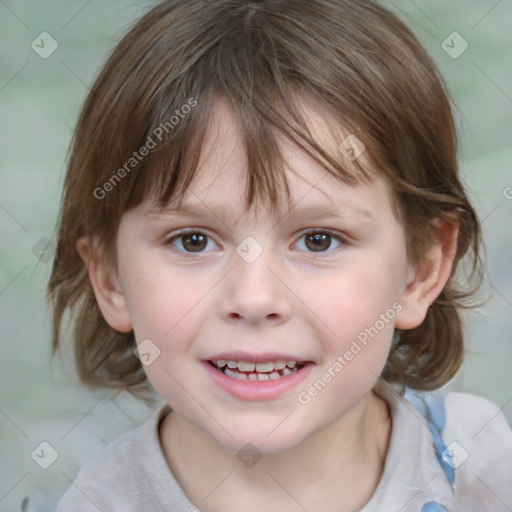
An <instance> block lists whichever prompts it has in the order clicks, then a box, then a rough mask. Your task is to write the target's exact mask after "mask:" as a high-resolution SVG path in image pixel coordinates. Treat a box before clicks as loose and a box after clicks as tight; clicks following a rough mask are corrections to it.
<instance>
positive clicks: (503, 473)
mask: <svg viewBox="0 0 512 512" xmlns="http://www.w3.org/2000/svg"><path fill="white" fill-rule="evenodd" d="M375 392H376V393H377V394H378V395H379V396H380V397H381V398H383V399H384V400H385V401H386V402H387V403H388V404H389V407H390V411H391V418H392V430H391V438H390V445H389V449H388V453H387V456H386V462H385V466H384V471H383V474H382V477H381V479H380V481H379V484H378V486H377V489H376V490H375V493H374V495H373V496H372V498H371V499H370V501H369V502H368V503H367V504H366V506H365V507H363V508H362V509H361V511H360V512H446V511H448V512H483V511H489V512H491V511H492V512H511V511H512V430H511V429H510V426H509V425H508V423H507V421H506V419H505V417H504V415H503V414H502V413H501V411H500V410H499V408H498V407H497V406H496V405H495V404H493V403H492V402H489V401H488V400H486V399H484V398H480V397H477V396H474V395H469V394H465V393H456V392H442V391H436V392H431V393H420V392H412V391H410V390H407V392H406V395H405V397H406V399H404V398H401V397H400V396H399V395H398V394H397V393H396V391H395V389H394V388H393V387H392V386H390V385H388V384H386V383H384V382H379V383H378V385H377V386H376V387H375ZM413 404H414V405H413ZM169 410H170V409H169V407H168V406H163V407H161V408H160V409H158V410H157V411H156V412H155V413H154V414H153V416H152V417H151V418H150V419H149V420H148V421H147V422H146V423H144V424H143V425H142V426H140V427H139V428H137V429H135V430H132V431H131V432H128V433H126V434H124V435H122V436H121V437H119V438H118V439H116V440H115V441H113V442H112V443H110V444H109V445H108V446H106V447H105V448H104V449H103V450H102V451H101V452H100V453H99V454H98V455H96V456H95V457H94V458H93V459H92V460H90V461H89V462H88V463H86V464H85V465H84V466H83V467H82V469H81V470H80V472H79V473H78V476H77V477H76V479H75V480H74V482H73V484H71V485H70V487H69V489H68V490H67V491H66V493H65V494H64V495H63V497H62V498H61V500H60V501H59V504H58V507H57V512H70V511H73V512H98V510H99V511H101V512H136V511H137V512H142V511H144V512H146V511H152V512H157V511H162V512H164V511H165V512H198V509H197V508H196V507H195V506H194V505H193V504H192V503H191V502H190V501H189V499H188V498H187V496H186V495H185V493H184V492H183V490H182V489H181V487H180V486H179V484H178V483H177V481H176V479H175V478H174V476H173V474H172V472H171V470H170V468H169V466H168V465H167V462H166V460H165V457H164V454H163V452H162V448H161V445H160V439H159V434H158V430H159V426H160V423H161V421H162V420H163V418H164V417H165V415H166V414H167V413H168V412H169ZM332 510H335V506H333V509H332ZM240 512H244V511H243V510H242V509H240Z"/></svg>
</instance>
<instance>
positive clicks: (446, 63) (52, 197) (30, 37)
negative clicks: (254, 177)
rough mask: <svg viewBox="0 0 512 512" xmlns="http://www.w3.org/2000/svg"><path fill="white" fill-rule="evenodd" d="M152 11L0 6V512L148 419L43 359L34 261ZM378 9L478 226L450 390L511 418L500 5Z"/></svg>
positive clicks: (509, 35)
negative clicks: (417, 84)
mask: <svg viewBox="0 0 512 512" xmlns="http://www.w3.org/2000/svg"><path fill="white" fill-rule="evenodd" d="M240 1H242V0H240ZM151 3H152V2H149V1H139V2H130V1H128V0H109V1H105V0H103V1H100V0H89V1H87V0H71V1H70V0H68V1H64V0H47V1H46V2H44V4H43V3H42V2H35V1H30V0H0V43H1V44H0V131H1V137H0V179H1V187H0V237H1V241H2V243H1V249H0V318H1V327H2V331H1V332H2V349H3V350H2V358H1V362H0V379H1V380H0V385H1V387H0V453H1V457H0V465H1V466H0V511H9V510H19V508H20V504H21V501H22V499H23V497H24V496H27V495H29V494H31V495H32V496H33V497H34V501H35V502H37V503H38V504H39V508H40V510H49V509H50V508H51V505H52V503H53V502H54V500H55V496H58V495H60V494H62V492H63V491H64V490H65V489H66V487H67V486H68V485H69V484H70V480H71V479H72V478H74V476H75V475H76V471H77V469H78V468H79V467H80V465H81V464H82V463H83V462H84V461H86V460H87V459H88V458H90V456H91V455H92V454H94V453H95V452H97V451H98V450H99V449H101V447H103V446H104V445H105V444H106V443H107V442H109V441H111V440H113V439H114V438H116V437H117V436H118V435H120V434H121V433H122V432H124V431H126V430H128V429H130V428H132V427H133V426H135V425H137V424H139V423H141V422H142V421H144V420H145V419H146V418H147V417H148V416H149V415H150V414H151V412H152V410H153V409H152V408H150V407H148V406H146V405H144V404H142V403H139V402H137V401H136V400H134V399H133V398H131V397H129V396H118V397H116V398H114V399H113V398H112V393H110V392H106V391H95V392H91V391H88V390H87V389H85V388H83V387H82V386H81V385H80V384H79V383H78V381H77V378H76V375H75V373H74V369H73V362H72V355H71V353H70V351H69V350H68V351H67V352H65V353H63V355H62V357H61V358H56V359H55V360H54V362H53V363H51V361H50V322H49V314H48V309H47V306H46V303H45V298H44V295H45V286H46V283H47V280H48V276H49V272H50V268H51V257H52V253H51V244H50V250H49V251H48V252H47V253H43V254H42V255H41V254H40V249H41V248H42V247H44V246H45V245H47V243H48V240H50V241H51V240H52V239H53V237H54V231H55V225H56V219H57V214H58V205H59V200H60V193H61V187H62V177H63V173H64V169H65V159H66V152H67V148H68V144H69V141H70V137H71V134H72V129H73V126H74V123H75V121H76V118H77V114H78V110H79V108H80V105H81V103H82V102H83V100H84V99H85V96H86V94H87V92H88V89H89V87H90V85H91V84H92V82H93V79H94V77H95V76H96V74H97V72H98V70H99V68H100V66H101V64H102V63H103V61H104V59H105V57H106V56H107V54H108V52H109V51H110V49H111V48H112V47H113V45H114V44H115V42H116V41H118V40H119V38H120V37H121V36H122V34H123V33H124V32H125V31H126V30H127V29H128V27H129V25H130V24H131V22H132V21H133V20H134V19H135V18H136V17H137V16H139V15H140V14H142V13H143V12H144V11H145V9H146V8H147V7H148V6H149V5H151ZM383 3H384V4H385V5H387V6H389V7H391V8H392V9H393V10H395V11H396V12H397V13H398V14H399V15H400V16H401V17H402V18H403V19H404V20H405V21H406V22H407V23H408V24H409V25H410V26H411V27H412V29H413V30H414V31H415V33H416V34H417V35H418V37H419V38H420V40H421V41H422V42H423V44H424V45H425V46H426V47H427V49H428V50H429V52H430V53H431V55H432V56H433V58H434V60H435V61H436V62H437V63H438V65H439V67H440V69H441V71H442V73H443V74H444V76H445V78H446V81H447V83H448V86H449V89H450V90H451V92H452V95H453V97H454V98H455V101H456V103H457V104H458V107H459V111H458V118H457V122H458V125H459V131H460V143H461V169H462V173H463V179H464V181H465V183H466V186H467V189H468V192H469V195H470V197H471V199H472V200H473V202H474V204H475V205H476V208H477V210H478V213H479V215H480V217H481V219H482V221H483V232H484V238H485V243H486V246H487V259H486V263H487V271H486V276H485V281H484V285H483V287H482V290H481V296H482V297H487V296H490V299H489V301H488V302H487V304H486V305H485V306H484V307H482V308H480V309H479V310H478V311H476V312H471V313H467V314H465V317H466V319H467V328H466V332H467V345H468V354H467V358H466V362H465V365H464V368H463V371H462V372H461V375H460V378H459V379H458V380H457V381H456V383H455V384H456V385H457V386H458V387H459V388H461V389H463V390H465V391H467V392H472V393H476V394H479V395H482V396H485V397H487V398H489V399H491V400H492V401H494V402H496V403H497V404H498V405H499V406H500V407H501V408H503V412H504V413H505V414H506V416H507V418H508V419H509V421H510V422H512V372H511V371H510V366H511V362H512V343H511V336H510V332H511V328H512V321H511V318H512V264H511V261H512V258H511V253H512V227H511V226H512V188H510V187H512V172H511V161H512V158H511V157H512V149H511V145H510V143H511V140H512V124H511V120H512V69H511V66H512V64H511V59H510V48H511V47H512V30H511V29H512V27H511V23H512V2H511V1H510V0H501V1H497V0H481V1H476V0H473V1H468V0H460V1H453V0H452V1H450V2H447V1H446V0H435V1H434V0H428V1H427V0H415V1H412V0H395V1H385V2H383ZM42 32H47V33H49V34H50V35H51V37H52V38H53V39H54V40H55V41H56V43H57V44H58V47H57V49H56V51H55V52H54V53H53V54H51V55H50V56H48V57H47V58H42V57H41V56H40V55H39V54H38V53H36V50H35V49H33V47H32V46H31V44H32V42H33V41H35V44H37V43H38V41H40V40H41V38H40V37H39V36H40V34H41V33H42ZM453 32H457V33H458V34H460V37H461V38H462V39H461V38H460V37H459V36H458V35H451V34H452V33H453ZM448 36H450V37H448ZM43 37H44V38H46V39H45V41H46V44H45V45H44V48H42V47H41V46H42V45H41V43H39V47H35V48H36V49H37V50H38V51H39V53H43V54H44V52H45V51H49V50H50V49H51V46H50V44H51V40H50V39H49V38H48V36H43ZM447 38H448V39H447ZM443 41H446V42H445V43H444V44H443ZM466 43H467V45H468V47H467V49H466V50H465V51H464V52H463V53H462V54H460V55H458V53H459V52H460V51H461V50H462V49H463V48H464V47H465V45H466ZM43 441H46V442H49V443H50V444H51V445H52V446H53V447H54V448H55V449H56V450H57V452H58V459H57V460H56V461H55V463H54V464H52V465H51V466H50V468H49V469H46V470H44V469H41V468H40V467H39V466H38V465H36V463H35V462H34V460H33V459H32V457H31V454H32V453H33V452H34V450H35V449H36V448H37V447H38V446H39V445H40V443H41V442H43ZM35 453H37V450H36V452H35Z"/></svg>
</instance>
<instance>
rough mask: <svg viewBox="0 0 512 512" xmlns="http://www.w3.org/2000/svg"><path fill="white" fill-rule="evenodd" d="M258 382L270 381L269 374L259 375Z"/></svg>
mask: <svg viewBox="0 0 512 512" xmlns="http://www.w3.org/2000/svg"><path fill="white" fill-rule="evenodd" d="M256 366H258V365H256ZM258 380H268V373H258Z"/></svg>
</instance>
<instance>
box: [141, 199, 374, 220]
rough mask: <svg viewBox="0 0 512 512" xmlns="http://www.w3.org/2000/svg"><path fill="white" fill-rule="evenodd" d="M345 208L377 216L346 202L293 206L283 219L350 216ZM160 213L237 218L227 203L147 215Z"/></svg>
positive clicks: (153, 213)
mask: <svg viewBox="0 0 512 512" xmlns="http://www.w3.org/2000/svg"><path fill="white" fill-rule="evenodd" d="M344 210H348V211H350V212H351V213H355V214H356V215H357V216H359V217H364V218H367V219H369V220H375V216H374V215H373V214H372V213H371V212H370V211H369V210H368V209H366V208H362V207H359V206H356V205H353V204H344V205H343V206H342V208H341V212H340V210H338V209H337V208H333V207H328V206H314V205H311V206H304V207H302V208H293V209H292V210H289V211H288V212H286V213H285V214H284V215H283V216H282V219H284V218H286V217H299V216H300V217H301V218H305V219H310V220H315V219H334V218H336V219H340V218H344V217H348V215H347V214H343V211H344ZM159 214H164V215H165V214H167V215H182V216H185V217H204V216H205V215H208V214H212V215H214V216H216V217H218V218H222V219H227V218H235V217H236V215H235V213H234V212H233V211H232V210H231V209H230V208H229V207H227V206H226V205H215V204H212V205H210V206H208V205H206V204H205V203H198V204H182V205H180V206H166V207H165V208H163V209H161V210H151V211H149V212H147V213H146V214H145V215H147V216H158V215H159Z"/></svg>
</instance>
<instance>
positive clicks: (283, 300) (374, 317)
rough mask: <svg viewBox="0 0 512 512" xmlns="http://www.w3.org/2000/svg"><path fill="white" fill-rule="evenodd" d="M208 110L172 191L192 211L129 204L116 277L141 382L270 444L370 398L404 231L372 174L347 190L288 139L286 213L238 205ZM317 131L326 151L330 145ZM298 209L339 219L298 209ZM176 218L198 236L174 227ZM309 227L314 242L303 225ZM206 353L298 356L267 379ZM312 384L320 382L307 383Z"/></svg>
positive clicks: (231, 151)
mask: <svg viewBox="0 0 512 512" xmlns="http://www.w3.org/2000/svg"><path fill="white" fill-rule="evenodd" d="M310 112H311V121H312V123H316V124H315V125H314V126H316V128H317V129H318V130H321V126H322V123H321V117H320V116H319V115H318V114H316V113H315V112H314V111H312V110H311V111H310ZM214 114H215V117H214V119H215V122H216V123H218V124H217V125H216V128H215V129H214V130H213V134H210V135H209V138H208V139H207V145H206V147H205V151H204V152H203V155H202V157H201V161H200V170H199V173H198V174H197V175H196V177H195V180H194V181H193V183H192V184H191V186H190V188H189V189H188V191H187V193H186V195H185V198H184V201H183V204H184V205H195V206H197V208H200V209H201V211H202V212H203V213H201V214H200V215H193V216H187V215H178V214H158V215H156V214H155V215H150V214H149V213H148V212H149V208H150V206H151V204H150V202H149V201H147V202H145V203H143V204H140V205H139V206H138V207H137V208H135V209H133V210H131V211H129V212H127V213H126V214H125V215H124V216H123V218H122V221H121V225H120V228H119V233H118V245H117V247H118V269H119V275H118V277H119V285H120V289H121V290H122V293H123V295H124V300H125V301H126V318H129V322H130V324H131V325H133V329H134V332H135V335H136V339H137V342H138V343H141V342H142V341H143V340H145V339H150V340H152V343H154V345H156V346H157V347H158V349H159V351H160V355H159V356H158V357H157V358H156V359H155V360H154V361H153V362H152V363H151V364H150V365H149V366H147V367H146V371H147V375H148V377H149V380H150V381H151V383H152V385H153V386H154V388H155V389H156V391H157V392H158V393H159V394H160V395H161V396H162V397H163V398H164V400H165V401H166V402H168V403H169V404H170V405H171V406H172V408H173V409H174V410H175V411H176V413H177V414H178V415H179V416H180V417H181V418H182V419H183V420H185V421H187V422H190V423H192V424H193V425H194V426H195V427H197V428H199V429H200V430H203V431H206V432H208V433H209V434H211V435H212V436H213V437H214V438H216V439H217V440H218V441H219V442H220V443H222V444H223V445H224V446H226V447H228V448H230V449H233V450H236V449H239V448H240V447H241V446H243V445H244V444H245V443H247V442H252V443H253V444H254V445H256V446H257V447H258V448H259V449H260V450H261V451H262V452H265V451H267V452H273V451H282V450H286V449H288V448H291V447H293V446H294V445H296V444H297V443H299V442H301V441H302V440H304V439H306V438H307V437H308V436H310V435H312V434H313V433H315V432H318V431H319V430H321V429H323V428H325V427H326V426H328V425H330V424H332V423H333V422H335V421H337V420H339V419H340V418H343V417H348V416H349V415H350V411H351V410H353V409H354V407H355V406H356V404H358V403H361V401H362V399H364V398H366V397H368V396H369V393H370V391H371V389H372V387H373V386H374V384H375V382H376V380H377V378H378V376H379V375H380V373H381V370H382V368H383V367H384V364H385V362H386V359H387V356H388V351H389V349H390V344H391V340H392V335H393V329H394V326H395V323H397V325H399V323H400V315H401V313H399V312H398V311H399V310H400V309H401V304H400V301H401V298H402V296H403V294H404V292H405V291H406V288H407V283H408V282H409V280H410V278H411V275H410V269H409V267H408V264H407V260H406V246H405V235H404V230H403V228H402V226H401V225H400V223H399V222H398V221H397V220H396V218H395V217H394V215H393V212H392V209H391V204H390V196H389V193H388V191H387V188H386V186H385V184H384V181H383V180H382V179H380V178H378V179H377V180H376V181H375V182H374V183H373V184H372V185H360V186H357V187H355V188H354V187H349V186H347V185H344V184H342V183H341V182H339V181H337V180H336V179H335V178H333V177H332V176H330V175H329V174H328V173H327V172H326V171H325V170H324V169H323V168H322V167H321V166H320V165H319V164H318V163H317V162H316V161H314V160H313V159H312V158H310V157H308V156H306V155H305V154H304V153H302V152H301V151H300V150H299V149H298V148H296V147H294V146H292V145H291V144H290V143H283V144H284V146H283V147H284V155H285V158H286V160H287V162H288V165H289V166H290V168H291V169H293V171H294V172H295V173H297V174H299V175H300V176H301V178H299V177H297V176H296V175H295V174H293V173H292V172H289V171H287V176H288V179H289V183H290V187H291V189H292V193H293V201H294V211H293V212H291V214H290V215H286V213H285V212H283V216H282V218H279V219H275V218H271V217H270V216H268V215H267V214H268V211H267V210H265V208H264V207H263V208H262V207H261V206H260V205H258V206H257V211H256V212H254V211H252V212H250V213H245V212H244V199H243V198H244V193H245V182H244V176H245V171H244V168H245V162H244V153H243V148H242V144H241V141H240V140H239V138H238V136H237V129H236V126H235V121H234V119H233V117H232V116H231V113H230V111H229V110H228V109H227V108H226V106H225V104H223V103H221V102H218V103H216V108H215V113H214ZM312 126H313V125H312ZM316 133H317V134H318V133H321V135H320V137H323V140H324V141H325V146H326V147H329V148H331V149H332V148H333V147H335V146H333V144H337V143H339V142H340V141H337V142H336V141H334V140H332V138H331V137H330V135H328V134H327V132H320V131H317V132H316ZM363 155H364V154H363ZM340 158H343V157H342V156H341V155H340ZM347 164H348V165H349V163H348V161H347ZM126 179H129V178H126ZM307 208H311V209H313V208H315V209H318V210H320V209H323V208H330V209H333V210H334V211H335V212H336V215H337V216H332V217H327V216H325V215H323V214H322V215H319V216H317V217H308V216H307V215H306V213H301V210H302V209H307ZM222 209H223V210H225V216H223V214H222V213H221V210H222ZM311 211H312V210H311ZM311 211H310V213H311ZM214 212H215V213H214ZM255 213H256V214H257V215H255ZM317 213H318V212H317ZM186 228H193V231H194V232H196V233H198V235H202V236H203V238H200V237H199V236H198V235H196V238H192V239H190V238H188V239H187V236H185V237H180V236H178V233H179V230H183V229H186ZM313 230H314V231H315V232H316V233H317V238H316V239H315V237H314V236H311V235H310V236H309V237H307V236H305V233H306V232H307V231H313ZM325 230H331V231H333V232H335V235H336V236H339V237H340V240H341V241H339V240H338V239H337V238H336V237H335V236H332V237H329V235H327V236H325ZM322 235H324V237H323V238H322ZM171 237H176V238H175V239H174V241H172V242H171V240H170V239H171ZM248 237H249V238H248ZM194 249H196V252H194ZM315 249H316V251H315ZM260 251H261V254H259V253H260ZM365 329H366V331H365ZM363 333H366V336H365V334H363ZM358 336H359V338H358ZM354 340H356V344H355V343H354ZM146 343H148V342H146ZM151 346H152V345H149V347H151ZM147 347H148V345H146V348H147ZM153 350H154V349H151V348H150V349H149V350H147V352H148V353H150V354H152V355H151V356H145V357H150V358H152V357H154V353H153ZM143 352H144V351H143ZM218 359H233V360H241V361H247V362H252V361H254V360H259V361H262V360H263V361H280V360H282V361H285V362H287V361H298V362H300V363H302V362H307V364H305V365H304V367H303V368H302V369H300V370H298V371H297V372H294V373H292V374H291V375H289V376H286V377H280V378H279V379H275V380H274V379H269V380H264V381H260V380H257V381H253V380H249V378H248V379H247V380H244V381H242V380H238V379H235V378H233V377H228V376H226V375H224V374H223V373H222V372H221V371H220V370H218V369H216V368H214V367H213V366H212V364H211V363H210V361H216V360H218ZM336 363H338V364H336ZM281 366H282V365H281ZM278 367H279V365H278ZM234 371H235V372H237V370H236V369H235V370H234ZM260 373H265V372H263V371H262V372H260ZM278 373H279V372H278ZM274 376H275V375H274ZM255 377H256V378H258V379H259V377H258V375H255V376H254V375H253V377H251V378H255ZM317 381H319V383H318V382H317ZM315 382H317V388H318V389H320V391H318V389H316V388H315V389H313V390H311V389H310V387H311V385H312V384H314V383H315Z"/></svg>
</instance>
